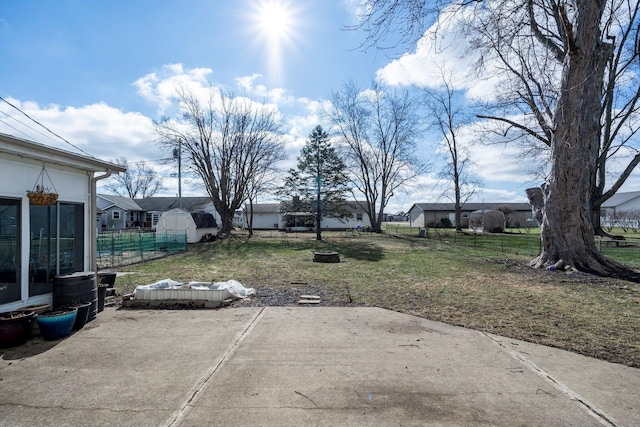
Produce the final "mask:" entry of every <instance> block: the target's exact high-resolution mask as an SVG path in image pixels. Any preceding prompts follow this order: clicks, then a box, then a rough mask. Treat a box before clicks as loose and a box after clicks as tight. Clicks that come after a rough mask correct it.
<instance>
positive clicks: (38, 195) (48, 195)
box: [27, 165, 58, 206]
mask: <svg viewBox="0 0 640 427" xmlns="http://www.w3.org/2000/svg"><path fill="white" fill-rule="evenodd" d="M45 176H46V177H47V179H48V180H49V182H50V183H51V186H52V187H53V189H54V191H51V189H50V188H49V187H45V185H44V177H45ZM38 181H39V182H38ZM55 188H56V187H55V186H54V185H53V181H51V177H50V176H49V173H48V172H47V169H45V167H44V165H42V170H41V171H40V175H38V178H37V179H36V184H35V185H34V187H33V189H32V190H30V191H29V190H27V197H29V201H30V202H31V204H32V205H37V206H50V205H52V204H54V203H55V202H56V200H58V193H57V191H56V190H55Z"/></svg>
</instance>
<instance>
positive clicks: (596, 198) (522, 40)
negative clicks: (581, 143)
mask: <svg viewBox="0 0 640 427" xmlns="http://www.w3.org/2000/svg"><path fill="white" fill-rule="evenodd" d="M510 3H511V5H510V6H509V9H507V5H504V6H503V8H502V13H495V14H491V15H489V16H486V17H483V18H482V19H477V20H476V25H474V28H475V31H476V32H477V33H478V34H481V37H480V38H478V39H477V47H479V48H481V49H483V50H484V52H485V54H487V55H488V56H489V57H490V58H492V59H496V60H498V61H499V62H500V63H502V64H503V68H504V69H505V71H508V77H509V79H508V80H509V84H508V85H505V87H506V90H505V91H504V93H503V94H502V97H501V102H500V104H498V105H497V106H498V107H499V111H501V112H502V113H503V114H504V115H502V116H500V115H495V114H494V115H482V116H480V117H482V118H490V119H493V120H498V121H500V122H502V123H503V124H506V125H507V126H508V127H507V128H506V129H507V131H508V132H509V133H510V134H511V135H512V136H513V137H514V138H518V139H519V140H520V141H521V142H523V141H527V140H529V141H530V142H531V143H530V144H526V143H525V144H523V146H524V147H525V148H526V150H527V153H531V152H532V151H537V150H539V149H540V147H541V148H547V150H546V151H547V155H550V150H549V148H550V146H551V140H552V138H553V132H552V130H553V129H554V113H555V111H556V107H557V101H558V99H559V94H560V93H559V90H560V88H561V78H562V67H563V62H564V56H563V55H562V50H561V49H558V48H551V46H552V45H551V44H550V40H555V39H558V40H559V36H558V35H557V34H553V33H551V32H550V31H551V29H552V28H550V27H549V26H548V25H545V26H544V27H542V25H540V24H539V22H540V21H541V20H542V19H543V18H544V22H552V21H553V15H552V14H553V13H560V10H561V9H560V8H559V6H558V7H556V12H554V8H550V9H542V10H541V9H540V8H538V7H536V6H535V4H534V3H533V2H528V3H529V4H528V8H524V7H522V8H521V9H520V10H519V12H516V11H515V8H514V7H513V6H514V5H515V6H522V4H515V3H514V2H510ZM639 8H640V3H639V2H638V1H637V0H616V1H614V2H608V5H607V6H606V7H605V11H604V14H603V18H602V21H603V22H604V23H605V24H604V28H605V31H606V34H605V35H606V38H607V43H608V44H609V45H610V48H611V49H612V51H611V54H610V56H609V57H608V60H607V63H606V66H605V72H604V89H603V91H602V93H601V98H600V108H601V131H600V134H599V136H600V146H599V150H598V156H597V160H596V165H595V166H596V167H595V171H596V172H595V175H594V183H593V188H592V190H591V195H590V199H591V221H592V224H593V228H594V233H595V234H596V235H603V236H606V235H607V233H605V232H604V230H603V229H602V227H601V225H600V207H601V206H602V203H604V202H605V201H606V200H608V199H609V198H610V197H611V196H613V195H614V194H615V193H616V191H618V190H619V189H620V187H621V186H622V185H623V184H624V182H625V181H626V180H627V179H628V178H629V176H630V174H631V172H632V171H633V170H634V169H635V167H636V166H637V164H638V163H640V154H638V152H639V149H638V146H639V145H640V144H639V142H638V138H637V137H636V135H637V133H638V131H640V121H639V120H638V108H639V105H638V101H639V99H640V85H638V84H637V83H635V82H633V78H632V77H631V76H632V75H633V74H634V73H637V71H638V70H639V69H638V65H637V64H638V59H640V50H638V49H637V47H636V45H637V40H638V12H639ZM507 12H508V13H507ZM532 12H533V13H534V14H535V15H536V16H538V18H537V19H536V20H533V21H532V20H530V19H529V18H528V14H530V13H532ZM545 14H546V16H545ZM515 17H517V20H518V21H520V22H523V23H525V24H526V25H524V28H526V29H527V30H528V31H530V32H531V34H533V35H535V37H533V36H531V37H523V34H522V30H514V29H515V28H518V26H515V25H514V18H515ZM527 23H528V24H527ZM519 27H520V28H522V27H523V25H520V26H519ZM543 28H544V29H543ZM557 32H558V31H557V30H556V33H557ZM541 40H542V41H543V44H545V45H548V46H549V49H546V50H545V51H544V52H540V49H536V46H539V45H540V41H541ZM486 59H487V58H486V57H483V60H486ZM495 107H496V105H494V106H493V109H494V110H495ZM514 110H515V111H522V112H524V114H523V115H522V116H521V118H520V119H518V118H514V117H513V116H512V115H509V112H513V111H514ZM503 130H504V128H503V129H501V131H503ZM536 146H537V147H539V148H536ZM612 162H614V164H615V166H617V167H616V168H612V167H610V165H611V163H612ZM621 164H622V165H623V166H622V167H619V165H621ZM547 165H548V163H547Z"/></svg>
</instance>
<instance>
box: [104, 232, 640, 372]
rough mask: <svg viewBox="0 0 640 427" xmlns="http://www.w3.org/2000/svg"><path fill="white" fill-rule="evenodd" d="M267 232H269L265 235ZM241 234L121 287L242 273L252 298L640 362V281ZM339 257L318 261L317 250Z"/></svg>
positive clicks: (441, 246)
mask: <svg viewBox="0 0 640 427" xmlns="http://www.w3.org/2000/svg"><path fill="white" fill-rule="evenodd" d="M267 236H268V235H267ZM310 237H312V236H311V235H306V234H301V235H296V236H294V237H292V236H289V237H286V238H282V237H271V238H269V237H254V238H252V239H248V240H247V239H245V238H242V237H236V238H233V239H231V240H228V241H223V242H215V243H210V244H201V245H195V246H193V247H191V248H190V251H189V252H188V253H186V254H181V255H176V256H172V257H168V258H164V259H162V260H158V261H152V262H149V263H146V264H141V265H136V266H131V267H128V268H124V270H126V271H135V272H137V274H135V275H130V276H124V277H121V278H118V281H117V283H116V285H117V286H118V288H119V290H120V291H121V292H127V291H132V290H133V289H134V288H135V286H136V285H139V284H148V283H152V282H155V281H157V280H159V279H162V278H167V277H170V278H172V279H174V280H180V281H191V280H198V281H207V280H215V281H223V280H228V279H235V280H238V281H240V282H242V283H243V284H244V285H245V286H247V287H254V288H256V289H257V290H258V296H257V297H255V298H254V299H253V301H251V302H249V303H250V304H260V305H271V304H282V303H283V301H284V300H283V298H289V299H287V300H286V301H284V302H285V303H295V300H294V299H291V296H292V295H294V296H295V295H299V294H301V293H307V292H310V291H313V292H315V293H318V294H321V296H322V304H324V305H365V306H377V307H383V308H387V309H391V310H395V311H400V312H404V313H408V314H412V315H416V316H421V317H424V318H428V319H432V320H437V321H442V322H446V323H451V324H454V325H460V326H465V327H469V328H473V329H477V330H481V331H486V332H490V333H495V334H499V335H503V336H508V337H512V338H517V339H522V340H526V341H530V342H535V343H540V344H545V345H551V346H555V347H559V348H563V349H566V350H571V351H574V352H577V353H581V354H585V355H588V356H593V357H597V358H600V359H604V360H608V361H611V362H616V363H623V364H626V365H628V366H634V367H640V329H639V328H638V325H640V285H639V284H636V283H630V282H624V281H619V280H614V279H604V278H599V277H594V276H590V275H585V274H581V273H575V274H566V273H560V272H551V271H546V270H534V269H531V268H529V267H528V266H527V261H528V259H526V258H522V257H520V258H518V257H515V256H514V258H513V259H508V260H507V259H505V255H504V254H503V253H502V254H501V253H492V252H488V251H487V250H486V249H485V250H482V249H472V248H469V247H460V246H455V245H448V244H446V243H443V242H433V241H428V240H424V239H422V240H419V239H411V238H403V239H398V238H393V237H388V236H381V235H369V236H359V237H351V236H349V237H347V236H341V235H339V234H329V233H325V234H323V237H325V241H324V242H315V241H313V240H310V239H309V238H310ZM321 249H322V250H324V249H333V250H337V251H338V252H339V253H340V256H341V258H342V261H343V262H341V263H340V264H322V263H314V262H312V261H311V260H312V256H313V252H314V251H316V250H321Z"/></svg>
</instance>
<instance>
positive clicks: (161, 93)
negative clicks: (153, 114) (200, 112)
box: [133, 64, 212, 114]
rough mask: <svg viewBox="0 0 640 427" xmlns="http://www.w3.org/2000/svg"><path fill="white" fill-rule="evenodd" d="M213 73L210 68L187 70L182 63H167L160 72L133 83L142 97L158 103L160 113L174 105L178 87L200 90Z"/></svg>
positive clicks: (191, 90) (206, 85) (193, 90)
mask: <svg viewBox="0 0 640 427" xmlns="http://www.w3.org/2000/svg"><path fill="white" fill-rule="evenodd" d="M211 73H212V70H211V69H210V68H191V69H187V70H185V68H184V66H183V65H182V64H167V65H164V66H162V68H161V70H160V71H159V72H158V73H149V74H147V75H145V76H143V77H141V78H139V79H138V80H136V81H135V82H134V83H133V85H134V86H135V87H136V88H137V89H138V94H139V95H140V96H141V97H142V98H144V99H146V100H147V101H149V102H151V103H153V104H156V105H157V108H158V113H160V114H163V113H165V112H166V111H167V110H168V109H169V108H170V107H171V106H172V105H173V103H174V100H175V97H176V90H177V89H179V88H184V89H185V90H188V91H190V92H199V91H201V90H202V89H203V88H206V87H208V85H209V84H208V82H207V77H208V76H209V75H210V74H211Z"/></svg>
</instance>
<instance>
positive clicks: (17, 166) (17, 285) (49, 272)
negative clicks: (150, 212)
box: [0, 134, 126, 312]
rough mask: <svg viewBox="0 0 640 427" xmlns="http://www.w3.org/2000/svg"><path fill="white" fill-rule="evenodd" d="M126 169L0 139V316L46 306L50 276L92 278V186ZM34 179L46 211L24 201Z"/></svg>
mask: <svg viewBox="0 0 640 427" xmlns="http://www.w3.org/2000/svg"><path fill="white" fill-rule="evenodd" d="M125 170H126V168H123V167H122V166H119V165H115V164H112V163H108V162H104V161H101V160H98V159H95V158H93V157H88V156H83V155H78V154H74V153H71V152H68V151H64V150H60V149H57V148H52V147H49V146H46V145H42V144H39V143H36V142H33V141H27V140H24V139H19V138H15V137H13V136H9V135H4V134H0V312H5V311H12V310H16V309H18V308H20V307H24V306H27V305H33V304H51V303H52V300H53V297H52V290H53V287H52V283H51V281H52V280H53V278H54V277H55V276H57V275H60V274H67V273H74V272H79V271H96V248H95V242H96V240H97V236H96V223H95V220H96V217H97V209H96V182H97V181H99V180H101V179H104V178H107V177H109V176H110V175H111V174H114V173H121V172H124V171H125ZM43 172H44V173H43ZM40 177H43V181H42V183H43V185H44V186H45V187H50V190H51V192H55V193H57V194H58V198H57V200H56V201H55V202H52V204H50V205H36V204H33V203H31V202H30V199H29V198H28V197H27V191H30V190H32V189H33V188H34V186H35V184H36V183H38V182H40V181H39V180H40Z"/></svg>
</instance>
